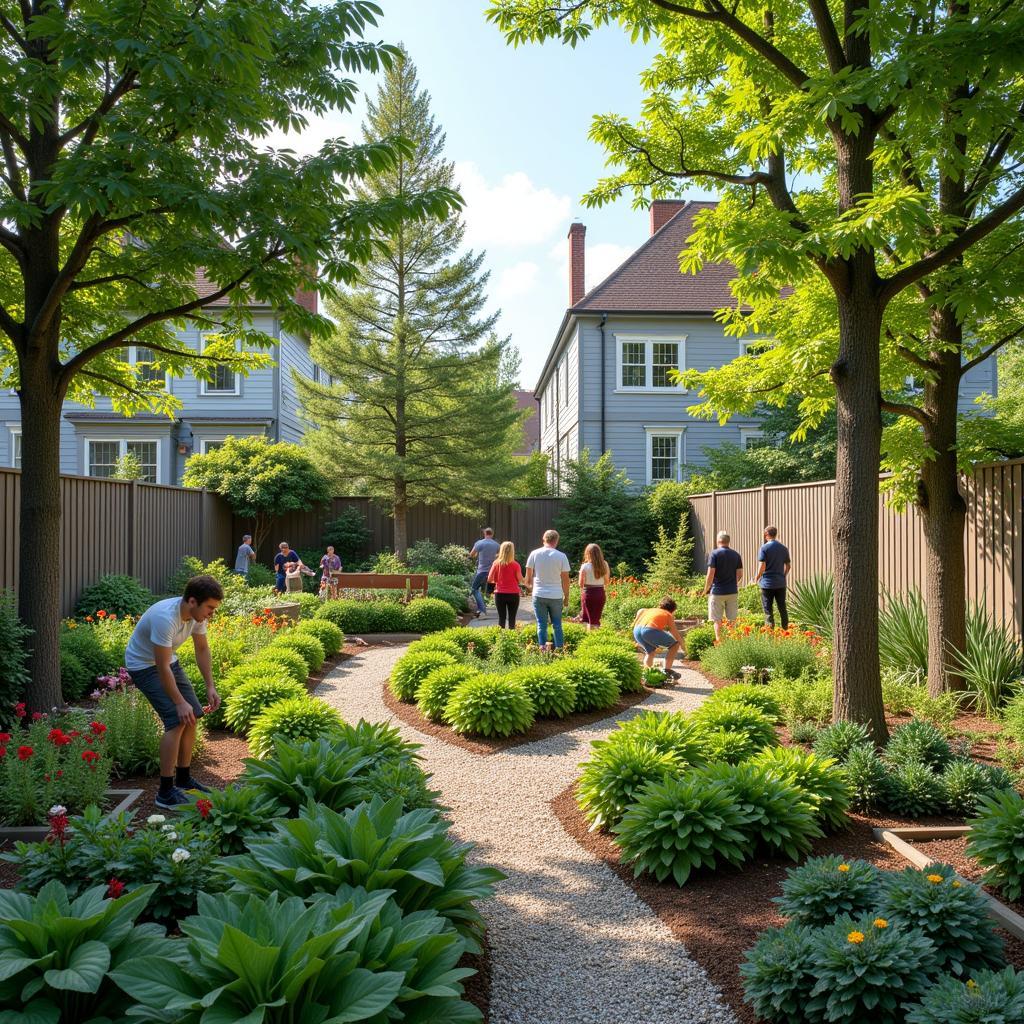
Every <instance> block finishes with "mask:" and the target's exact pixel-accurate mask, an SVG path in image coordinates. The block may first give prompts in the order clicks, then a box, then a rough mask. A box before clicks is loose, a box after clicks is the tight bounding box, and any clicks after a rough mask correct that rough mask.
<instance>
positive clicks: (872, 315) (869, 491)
mask: <svg viewBox="0 0 1024 1024" xmlns="http://www.w3.org/2000/svg"><path fill="white" fill-rule="evenodd" d="M850 271H851V273H850V288H849V292H848V294H847V295H845V296H842V297H840V299H839V337H840V343H839V356H838V359H837V360H836V362H835V364H834V365H833V367H832V379H833V381H834V383H835V387H836V412H837V419H838V431H839V433H838V453H837V458H836V492H835V512H834V514H833V519H832V539H833V546H834V553H835V605H834V613H835V648H834V653H833V669H834V674H835V696H834V698H833V718H834V720H835V721H856V722H863V723H864V725H866V726H867V727H868V730H869V731H870V733H871V735H872V738H873V739H874V740H875V742H876V743H879V744H880V743H883V742H884V741H885V739H886V737H887V735H888V734H887V730H886V725H885V711H884V708H883V705H882V687H881V680H880V677H879V669H878V656H877V652H878V458H879V452H880V449H881V440H882V416H881V395H880V393H879V390H878V380H879V361H880V356H879V345H878V339H879V332H880V330H881V323H882V310H881V309H880V308H879V302H878V300H877V299H876V298H875V296H874V294H873V275H874V271H873V259H872V257H871V256H870V255H869V254H867V253H862V254H856V255H855V256H854V257H853V258H852V259H851V261H850Z"/></svg>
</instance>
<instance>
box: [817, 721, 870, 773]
mask: <svg viewBox="0 0 1024 1024" xmlns="http://www.w3.org/2000/svg"><path fill="white" fill-rule="evenodd" d="M870 739H871V737H870V736H868V731H867V729H866V728H865V726H864V725H862V724H861V723H860V722H833V723H832V724H831V725H827V726H825V728H824V729H822V730H821V731H820V732H819V733H818V735H817V736H816V737H815V740H814V752H815V753H816V754H817V755H818V756H819V757H831V758H832V759H833V760H834V761H838V762H839V764H846V759H847V758H848V757H849V756H850V751H851V750H853V748H854V747H860V746H863V745H864V744H865V743H869V742H870Z"/></svg>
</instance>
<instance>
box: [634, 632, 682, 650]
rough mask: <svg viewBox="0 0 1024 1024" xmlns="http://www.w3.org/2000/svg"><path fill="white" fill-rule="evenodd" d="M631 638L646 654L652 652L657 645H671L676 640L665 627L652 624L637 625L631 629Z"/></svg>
mask: <svg viewBox="0 0 1024 1024" xmlns="http://www.w3.org/2000/svg"><path fill="white" fill-rule="evenodd" d="M633 639H634V640H635V641H636V642H637V643H638V644H639V645H640V646H641V647H642V648H643V649H644V650H645V651H646V652H647V653H648V654H653V653H654V651H656V650H657V649H658V648H659V647H671V646H672V645H673V644H674V643H675V642H676V638H675V637H674V636H673V635H672V634H671V633H670V632H669V631H668V630H667V629H656V628H655V627H654V626H637V627H636V629H634V630H633Z"/></svg>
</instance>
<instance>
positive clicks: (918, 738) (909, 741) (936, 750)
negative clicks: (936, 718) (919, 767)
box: [885, 718, 953, 769]
mask: <svg viewBox="0 0 1024 1024" xmlns="http://www.w3.org/2000/svg"><path fill="white" fill-rule="evenodd" d="M952 758H953V751H952V750H951V749H950V747H949V743H948V742H947V741H946V738H945V736H943V735H942V733H941V732H940V731H939V730H938V729H937V728H936V727H935V726H934V725H932V723H931V722H926V721H924V719H921V718H912V719H911V720H910V721H909V722H907V724H906V725H901V726H900V727H899V728H898V729H896V730H894V731H893V734H892V735H891V736H890V737H889V742H888V743H887V744H886V745H885V759H886V760H887V761H888V762H889V763H890V764H893V765H900V764H905V763H906V762H908V761H919V762H921V763H922V764H925V765H928V767H930V768H938V769H941V768H943V767H944V766H945V765H946V764H948V763H949V762H950V761H951V760H952Z"/></svg>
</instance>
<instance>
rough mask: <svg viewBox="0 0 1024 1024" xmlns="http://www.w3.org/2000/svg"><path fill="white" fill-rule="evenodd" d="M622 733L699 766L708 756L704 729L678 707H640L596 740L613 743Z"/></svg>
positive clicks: (622, 735)
mask: <svg viewBox="0 0 1024 1024" xmlns="http://www.w3.org/2000/svg"><path fill="white" fill-rule="evenodd" d="M626 737H634V738H636V739H641V740H644V741H645V742H647V743H652V744H653V745H654V746H655V747H656V748H657V749H658V750H661V751H664V752H665V753H670V754H673V755H675V756H676V757H677V758H678V759H679V760H681V761H684V762H685V763H686V764H689V765H694V766H699V765H702V764H705V763H706V762H707V760H708V757H707V753H706V751H705V741H706V737H707V731H706V729H705V728H704V726H703V725H701V723H700V722H698V721H696V720H695V719H694V718H693V717H692V716H689V715H686V714H684V713H683V712H682V711H641V712H640V713H639V714H637V715H635V716H634V717H633V718H630V719H629V720H628V721H626V722H623V723H622V724H621V725H620V727H619V728H618V730H616V731H615V732H613V733H612V734H611V735H610V736H609V737H608V739H607V740H600V741H597V742H602V743H614V742H616V741H618V740H620V739H625V738H626Z"/></svg>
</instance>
